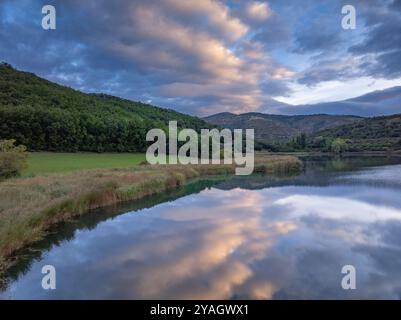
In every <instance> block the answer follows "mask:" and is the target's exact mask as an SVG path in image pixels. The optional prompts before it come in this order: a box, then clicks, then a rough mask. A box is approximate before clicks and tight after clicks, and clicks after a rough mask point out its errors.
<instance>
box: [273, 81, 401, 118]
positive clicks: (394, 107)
mask: <svg viewBox="0 0 401 320" xmlns="http://www.w3.org/2000/svg"><path fill="white" fill-rule="evenodd" d="M275 110H277V112H278V113H280V114H288V115H289V114H315V113H324V114H333V115H341V114H353V115H358V116H362V117H373V116H379V115H392V114H397V113H401V86H399V87H392V88H388V89H385V90H378V91H373V92H370V93H367V94H365V95H362V96H359V97H356V98H352V99H347V100H342V101H335V102H325V103H317V104H306V105H296V106H291V105H283V106H279V107H278V108H275Z"/></svg>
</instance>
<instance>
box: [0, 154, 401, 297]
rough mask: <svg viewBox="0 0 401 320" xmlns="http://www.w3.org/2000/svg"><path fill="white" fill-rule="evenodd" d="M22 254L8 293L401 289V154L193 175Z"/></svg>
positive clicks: (371, 292)
mask: <svg viewBox="0 0 401 320" xmlns="http://www.w3.org/2000/svg"><path fill="white" fill-rule="evenodd" d="M18 261H19V262H18V264H17V265H16V266H15V267H14V268H13V269H11V270H10V271H9V274H8V284H7V286H6V287H5V288H4V290H3V292H1V293H0V298H2V299H31V298H34V299H56V298H57V299H66V298H76V299H96V298H111V299H114V298H123V299H131V298H132V299H190V298H191V299H192V298H195V299H242V298H244V299H289V298H301V299H310V298H317V299H327V298H341V299H351V298H375V299H385V298H386V299H387V298H390V299H399V298H400V297H401V158H399V159H396V158H346V159H329V158H326V159H323V158H318V159H308V160H307V161H306V170H305V173H304V174H302V175H300V176H298V177H282V178H273V177H262V176H256V177H252V178H245V179H244V178H238V177H237V178H233V179H229V180H226V181H219V180H209V181H203V182H197V183H193V184H191V185H189V186H187V187H186V188H183V189H180V190H177V191H175V192H173V193H170V194H167V195H162V196H157V197H153V198H149V199H145V200H144V201H142V202H140V203H133V204H132V203H131V204H129V203H126V204H123V205H119V206H115V207H110V208H107V209H103V210H98V211H96V212H93V213H91V214H89V215H87V216H85V217H82V218H80V219H79V220H76V221H72V222H70V223H67V224H64V225H62V226H60V227H58V228H57V230H54V233H53V234H51V235H49V236H48V237H47V238H46V239H45V240H44V241H42V242H41V243H39V244H38V245H37V246H35V248H33V249H31V250H29V251H26V252H24V253H21V255H20V257H19V260H18ZM48 264H50V265H53V266H55V268H56V270H57V289H56V290H53V291H45V290H43V289H42V288H41V279H42V276H43V275H42V274H41V268H42V267H43V266H44V265H48ZM348 264H351V265H353V266H355V268H356V271H357V289H356V290H347V291H346V290H343V289H342V288H341V279H342V277H343V275H342V274H341V268H342V266H344V265H348Z"/></svg>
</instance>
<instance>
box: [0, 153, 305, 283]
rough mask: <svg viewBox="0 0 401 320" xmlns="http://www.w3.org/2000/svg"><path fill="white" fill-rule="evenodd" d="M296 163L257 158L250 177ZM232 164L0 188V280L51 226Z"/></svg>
mask: <svg viewBox="0 0 401 320" xmlns="http://www.w3.org/2000/svg"><path fill="white" fill-rule="evenodd" d="M301 168H302V162H301V161H300V160H299V159H298V158H297V157H296V156H293V155H275V154H274V155H268V154H265V155H258V156H256V158H255V168H254V173H263V174H292V173H298V172H300V171H301ZM234 173H235V165H224V164H222V165H154V166H151V165H136V166H134V167H130V168H116V169H92V170H83V171H77V172H70V173H66V174H57V175H56V174H55V175H50V176H35V177H28V178H15V179H10V180H6V181H4V182H2V183H1V187H2V188H1V190H0V196H1V198H2V203H1V204H0V205H1V206H0V276H1V274H2V273H3V272H4V271H5V270H6V269H7V268H8V267H10V265H11V264H12V260H13V256H14V255H15V254H16V253H17V252H18V251H19V250H21V249H24V248H27V247H29V246H30V245H32V244H33V243H35V242H37V241H39V240H41V239H43V238H44V237H45V236H46V234H47V231H48V230H49V229H50V228H51V227H53V226H55V225H56V224H58V223H60V222H64V221H68V220H69V219H71V218H74V217H77V216H80V215H83V214H85V213H87V212H89V211H90V210H93V209H97V208H101V207H105V206H108V205H112V204H116V203H119V202H123V201H135V200H139V199H141V198H144V197H146V196H151V195H155V194H160V193H163V192H166V191H168V190H172V189H175V188H178V187H180V186H183V185H185V184H187V183H189V182H190V181H191V180H192V179H195V178H198V179H202V178H203V177H205V178H206V177H208V176H216V175H223V176H224V175H227V176H228V175H233V174H234Z"/></svg>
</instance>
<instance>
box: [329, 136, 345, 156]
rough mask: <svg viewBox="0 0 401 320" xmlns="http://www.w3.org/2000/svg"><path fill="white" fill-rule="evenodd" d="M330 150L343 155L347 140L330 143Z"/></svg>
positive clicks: (339, 139) (338, 139)
mask: <svg viewBox="0 0 401 320" xmlns="http://www.w3.org/2000/svg"><path fill="white" fill-rule="evenodd" d="M330 149H331V151H332V152H334V153H343V152H345V151H347V150H348V144H347V140H344V139H341V138H336V139H334V140H333V142H332V143H331V146H330Z"/></svg>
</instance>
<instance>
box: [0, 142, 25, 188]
mask: <svg viewBox="0 0 401 320" xmlns="http://www.w3.org/2000/svg"><path fill="white" fill-rule="evenodd" d="M27 155H28V154H27V152H26V147H25V146H23V145H19V146H16V145H15V140H0V180H2V179H6V178H10V177H14V176H18V175H19V174H20V173H21V171H22V170H23V169H25V168H26V167H27V161H26V158H27Z"/></svg>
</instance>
